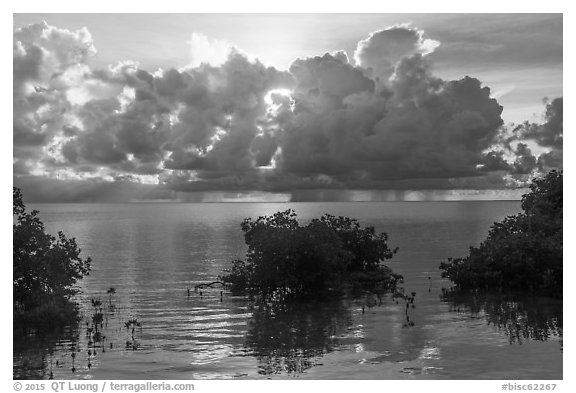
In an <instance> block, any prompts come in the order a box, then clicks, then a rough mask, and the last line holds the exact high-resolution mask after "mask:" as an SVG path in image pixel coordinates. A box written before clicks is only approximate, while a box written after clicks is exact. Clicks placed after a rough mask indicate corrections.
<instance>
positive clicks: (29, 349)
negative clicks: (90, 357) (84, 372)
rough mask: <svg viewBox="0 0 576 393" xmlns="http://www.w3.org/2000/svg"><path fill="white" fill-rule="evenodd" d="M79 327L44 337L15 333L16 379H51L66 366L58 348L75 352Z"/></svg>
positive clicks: (14, 365) (44, 335)
mask: <svg viewBox="0 0 576 393" xmlns="http://www.w3.org/2000/svg"><path fill="white" fill-rule="evenodd" d="M78 336H79V333H78V326H74V327H71V328H67V329H65V330H64V331H62V332H58V333H52V334H42V335H19V334H17V333H16V332H15V334H14V337H13V343H14V349H13V351H14V363H13V370H12V372H13V377H14V379H49V378H52V377H53V375H54V373H55V372H57V370H59V369H62V368H63V367H64V366H65V364H66V363H65V362H62V361H61V360H60V359H59V357H58V356H57V355H56V353H57V348H69V349H70V351H69V353H72V352H73V351H75V349H74V348H75V343H76V342H77V341H78Z"/></svg>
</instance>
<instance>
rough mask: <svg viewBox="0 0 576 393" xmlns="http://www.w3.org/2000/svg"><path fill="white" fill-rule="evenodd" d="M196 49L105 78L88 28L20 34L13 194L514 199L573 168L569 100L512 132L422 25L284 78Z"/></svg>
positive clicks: (199, 39) (117, 69) (217, 50)
mask: <svg viewBox="0 0 576 393" xmlns="http://www.w3.org/2000/svg"><path fill="white" fill-rule="evenodd" d="M189 45H190V51H191V61H190V64H189V66H187V67H184V68H181V69H176V68H172V69H165V70H162V69H159V70H146V69H142V68H141V67H140V66H139V65H138V64H137V63H135V62H131V61H125V60H123V59H118V60H119V61H118V63H116V64H112V65H110V66H109V67H107V68H95V67H92V66H91V64H90V63H91V61H90V60H91V58H92V57H93V56H94V55H95V54H96V52H97V49H96V46H95V44H94V41H93V38H92V36H91V34H90V32H89V31H88V30H87V29H86V28H84V29H80V30H77V31H70V30H66V29H61V28H58V27H55V26H51V25H49V24H47V23H45V22H43V23H38V24H35V25H30V26H27V27H23V28H20V29H18V30H16V31H15V32H14V45H13V56H14V76H13V77H14V97H13V98H14V108H13V110H14V150H13V154H14V156H13V162H14V168H13V172H14V183H15V185H20V186H22V187H23V188H24V189H25V190H30V191H29V193H30V194H31V197H32V199H34V198H36V199H38V200H50V199H51V198H53V199H55V200H58V201H87V200H95V201H97V200H131V199H171V198H172V199H173V198H179V199H182V198H183V197H182V195H187V194H189V192H192V191H203V192H206V193H210V192H218V191H229V192H253V193H255V194H256V195H276V194H282V193H292V194H293V195H306V193H308V192H310V191H308V190H325V191H324V192H328V193H330V192H334V190H357V191H354V192H356V193H361V194H362V195H364V197H363V198H367V199H370V198H371V196H370V193H373V194H378V193H379V192H382V191H381V190H454V189H468V190H478V189H485V190H498V189H511V188H517V187H522V186H524V185H525V184H526V183H527V182H528V181H529V180H530V179H531V178H532V177H533V176H535V175H537V174H539V173H542V172H546V171H548V170H550V169H561V168H562V150H563V120H562V116H563V113H562V98H561V97H559V98H554V99H550V100H548V101H547V102H545V104H543V110H544V111H545V116H544V118H543V119H542V121H541V122H540V123H529V122H526V123H523V124H519V125H516V126H505V125H504V122H503V120H502V117H501V114H502V110H503V108H502V106H501V105H500V104H499V102H498V101H497V100H496V99H495V98H493V94H492V93H493V92H491V90H490V88H489V87H488V86H485V85H483V83H482V81H480V80H478V79H476V78H474V77H473V76H467V77H464V78H461V79H458V80H444V79H442V78H439V77H437V76H435V75H434V73H433V71H432V64H431V60H430V56H429V55H430V54H431V53H433V52H434V51H435V50H436V49H437V48H439V47H441V45H442V43H441V42H439V41H437V40H435V39H434V37H427V35H426V33H425V32H424V31H422V30H420V29H418V28H417V27H414V26H409V25H395V26H391V27H387V28H384V29H382V30H379V31H375V32H367V34H366V38H365V39H363V40H361V41H359V42H358V44H357V47H356V50H355V52H354V53H353V54H351V56H349V55H348V54H347V53H346V52H345V51H335V52H329V53H324V54H322V53H319V54H318V56H313V57H305V58H298V59H296V60H295V61H294V62H293V63H292V64H291V65H290V67H289V69H288V70H279V69H276V68H274V67H270V66H266V65H264V64H263V63H261V62H260V61H259V60H258V59H257V58H256V57H253V56H252V54H246V53H244V52H243V51H242V49H241V48H237V47H235V46H234V45H232V44H230V43H227V42H222V41H216V40H212V39H210V38H207V37H205V36H203V35H202V34H193V35H192V36H191V40H190V42H189ZM362 190H364V191H362ZM342 192H343V193H346V192H351V191H342ZM190 195H191V194H190ZM310 198H311V199H314V197H313V196H310ZM184 199H185V198H184ZM264 199H266V198H265V197H264Z"/></svg>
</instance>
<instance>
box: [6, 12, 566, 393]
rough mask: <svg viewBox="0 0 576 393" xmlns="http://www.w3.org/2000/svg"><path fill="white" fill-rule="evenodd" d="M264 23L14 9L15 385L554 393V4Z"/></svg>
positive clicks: (558, 245) (246, 16)
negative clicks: (359, 384) (363, 384)
mask: <svg viewBox="0 0 576 393" xmlns="http://www.w3.org/2000/svg"><path fill="white" fill-rule="evenodd" d="M44 9H45V8H39V10H44ZM248 9H249V8H247V10H248ZM249 10H250V12H240V13H238V12H235V13H227V10H226V8H222V12H224V13H198V12H196V13H194V12H179V13H160V12H156V13H138V12H137V8H134V11H136V12H128V13H92V12H85V13H67V12H57V13H56V12H52V13H29V12H20V13H13V14H12V16H11V17H12V22H13V26H12V33H13V39H12V47H13V68H12V81H13V93H12V104H13V115H12V127H13V133H12V183H13V187H12V191H13V216H12V224H13V225H12V230H13V232H12V250H13V255H12V261H13V265H12V276H13V287H12V293H11V295H12V306H13V318H12V378H13V380H25V381H21V382H14V388H15V389H16V384H19V386H24V387H26V386H33V385H26V384H22V383H24V382H26V381H28V380H55V381H59V380H60V381H62V380H66V381H70V382H69V383H70V385H66V386H70V387H71V389H78V391H80V390H82V389H84V390H86V386H90V385H82V383H87V382H88V381H92V382H97V381H117V380H132V381H136V382H137V381H152V382H154V381H156V382H158V383H160V382H161V381H173V382H175V381H178V383H180V385H179V386H180V388H179V389H180V390H185V391H192V390H194V385H192V384H191V383H190V384H187V383H188V382H190V380H233V381H236V380H249V381H252V380H290V381H293V380H322V381H330V380H401V381H415V380H416V381H418V380H441V381H448V380H465V381H470V380H503V381H506V383H507V384H508V385H506V386H505V384H502V390H518V389H525V390H528V388H521V387H519V386H521V385H522V384H523V383H528V382H530V381H537V382H538V383H535V382H534V387H531V388H530V389H529V390H555V389H556V383H560V382H562V380H563V379H564V378H565V377H566V376H565V375H564V372H563V370H564V360H563V354H564V344H563V296H564V295H563V294H564V291H563V259H564V258H563V61H564V59H563V45H564V33H563V30H564V25H565V23H566V22H567V21H565V20H564V14H563V13H561V12H551V13H524V12H523V10H522V8H521V7H518V9H517V12H512V13H510V12H506V13H493V12H485V13H476V12H474V13H471V12H470V13H451V12H443V13H418V8H417V7H414V10H413V11H414V13H385V12H381V11H378V12H361V13H358V12H339V13H332V12H331V9H330V7H329V6H328V5H326V6H325V7H324V8H323V10H324V11H323V12H322V13H317V12H304V13H302V12H298V13H295V12H289V13H285V12H275V13H260V12H258V11H257V10H254V11H252V9H249ZM6 126H8V124H6ZM8 146H9V145H8ZM8 146H7V147H6V150H8V149H9V147H8ZM8 154H9V153H8V152H6V155H8ZM6 178H8V175H7V177H6ZM5 192H6V195H7V193H8V189H7V188H6V189H5ZM5 207H6V206H5ZM6 237H8V236H6ZM4 248H6V249H8V244H6V247H4ZM568 263H569V261H568ZM5 274H6V275H8V274H9V273H8V271H7V270H6V273H5ZM6 296H7V299H9V296H10V294H9V293H7V294H6ZM568 304H569V303H568ZM6 323H7V322H6ZM4 334H8V333H4ZM6 367H7V366H6ZM67 383H68V382H67ZM75 384H77V385H75ZM552 385H553V387H552ZM10 386H12V385H10ZM46 386H47V388H46V389H47V390H46V391H49V390H50V389H49V386H50V385H46ZM56 386H59V385H56ZM118 386H120V385H118ZM150 386H151V385H149V386H148V388H150ZM238 386H240V385H238ZM291 386H294V385H291ZM295 386H296V387H297V384H296V385H295ZM376 386H379V387H378V388H377V389H380V391H382V389H384V385H382V386H380V385H376ZM531 386H532V385H531ZM559 386H560V385H559ZM106 388H107V389H108V385H106ZM25 390H27V389H24V391H25ZM113 390H114V389H113ZM142 390H146V388H142ZM172 390H174V388H173V389H172ZM197 390H201V389H197ZM269 390H270V389H268V390H267V391H269ZM493 390H494V391H500V390H501V389H500V384H496V385H494V389H493ZM60 391H73V390H66V389H64V390H60ZM102 391H103V390H102Z"/></svg>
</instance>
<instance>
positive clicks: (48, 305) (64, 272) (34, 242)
mask: <svg viewBox="0 0 576 393" xmlns="http://www.w3.org/2000/svg"><path fill="white" fill-rule="evenodd" d="M13 217H14V224H13V260H12V263H13V299H14V307H13V316H14V325H15V327H24V328H26V330H35V331H39V330H49V329H51V328H55V327H58V326H62V325H65V324H68V323H70V322H71V321H73V320H74V319H75V318H76V316H77V305H76V304H75V303H74V302H73V301H72V300H71V297H72V296H73V295H75V294H76V293H77V292H78V288H77V287H76V286H75V284H76V282H77V281H78V280H79V279H81V278H82V277H83V276H85V275H87V274H88V273H89V271H90V262H91V260H90V258H86V259H83V258H81V256H80V249H79V248H78V246H77V244H76V240H75V239H74V238H67V237H66V236H65V235H64V234H63V233H62V232H58V236H57V237H55V236H52V235H50V234H48V233H46V231H45V230H44V224H43V223H42V221H41V220H40V219H39V218H38V211H37V210H33V211H32V212H27V211H26V206H25V205H24V203H23V201H22V193H21V192H20V189H18V188H16V187H14V188H13Z"/></svg>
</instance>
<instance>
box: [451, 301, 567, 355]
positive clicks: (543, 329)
mask: <svg viewBox="0 0 576 393" xmlns="http://www.w3.org/2000/svg"><path fill="white" fill-rule="evenodd" d="M441 298H442V300H443V301H445V302H448V303H449V304H450V305H451V311H457V312H470V313H472V314H474V315H478V314H483V315H485V317H486V320H487V322H488V324H489V325H493V326H495V327H496V328H498V330H500V331H503V332H504V333H505V334H506V336H507V337H508V339H509V341H510V344H522V343H523V341H524V340H535V341H547V340H549V339H551V338H552V337H557V338H559V341H560V345H562V300H558V299H547V298H542V297H534V296H527V295H518V294H515V295H511V294H506V295H504V294H489V293H483V292H474V293H459V292H456V291H453V290H443V294H442V296H441Z"/></svg>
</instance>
